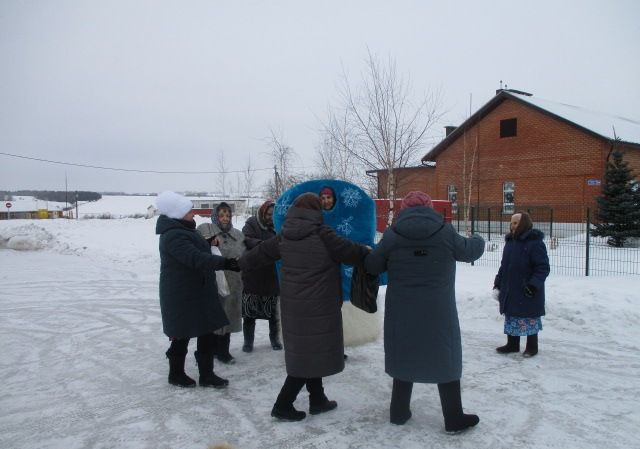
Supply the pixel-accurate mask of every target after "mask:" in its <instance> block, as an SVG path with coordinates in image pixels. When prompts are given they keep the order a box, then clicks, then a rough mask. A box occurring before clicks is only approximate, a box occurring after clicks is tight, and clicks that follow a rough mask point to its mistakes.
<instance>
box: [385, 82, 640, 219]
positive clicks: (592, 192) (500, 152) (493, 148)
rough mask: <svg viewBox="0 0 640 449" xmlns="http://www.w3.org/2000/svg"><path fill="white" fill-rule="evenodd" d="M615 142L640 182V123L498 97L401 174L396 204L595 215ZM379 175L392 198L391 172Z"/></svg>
mask: <svg viewBox="0 0 640 449" xmlns="http://www.w3.org/2000/svg"><path fill="white" fill-rule="evenodd" d="M614 130H615V131H614ZM614 132H615V134H614ZM615 136H617V137H619V138H620V141H621V142H620V148H621V149H623V150H624V152H625V156H624V159H625V160H626V161H627V162H628V163H629V165H630V167H631V168H632V169H633V170H634V175H635V176H636V178H639V179H640V121H634V120H629V119H624V118H620V117H616V116H611V115H607V114H603V113H597V112H593V111H588V110H586V109H582V108H579V107H575V106H570V105H566V104H561V103H556V102H552V101H547V100H542V99H538V98H535V97H533V96H531V95H530V94H527V93H524V92H519V91H513V90H498V91H497V93H496V96H495V97H493V98H492V99H491V100H490V101H489V102H488V103H486V104H485V105H484V106H482V107H481V108H480V109H479V110H478V111H477V112H476V113H475V114H473V115H472V116H471V117H470V118H469V119H467V120H466V121H465V122H464V123H462V124H461V125H460V126H459V127H447V135H446V137H445V138H444V139H443V140H442V141H441V142H440V143H438V144H437V145H436V146H435V147H433V148H432V149H431V151H430V152H429V153H427V154H426V155H425V156H424V157H423V158H422V163H423V166H420V167H408V168H403V169H397V172H396V173H397V176H396V177H397V184H396V185H397V195H396V196H397V197H401V196H403V195H404V194H406V193H407V192H409V191H411V190H422V191H425V192H428V193H430V194H431V196H432V197H434V198H438V199H449V200H451V201H452V202H454V203H455V204H456V208H457V207H460V206H462V205H463V204H465V200H467V199H468V200H470V204H471V205H473V206H491V207H499V208H500V209H501V210H502V213H504V214H509V213H512V212H513V211H514V210H515V209H517V208H519V207H529V206H533V207H535V206H545V207H556V206H565V205H582V206H589V207H593V206H595V197H597V196H598V195H599V194H600V191H601V188H602V186H601V183H602V182H603V181H604V171H605V166H606V160H607V156H608V155H609V153H610V151H611V148H612V145H613V142H614V139H615ZM377 175H378V196H379V197H380V198H385V197H386V192H385V189H386V172H384V171H378V172H377ZM454 212H455V208H454Z"/></svg>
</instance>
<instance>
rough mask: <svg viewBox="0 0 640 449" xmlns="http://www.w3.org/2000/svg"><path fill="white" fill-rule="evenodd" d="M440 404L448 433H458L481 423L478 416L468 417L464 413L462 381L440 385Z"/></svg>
mask: <svg viewBox="0 0 640 449" xmlns="http://www.w3.org/2000/svg"><path fill="white" fill-rule="evenodd" d="M438 392H439V393H440V404H441V405H442V415H443V416H444V429H445V430H446V432H447V433H458V432H462V431H463V430H466V429H468V428H470V427H473V426H475V425H476V424H478V423H479V422H480V418H478V416H477V415H466V414H464V413H463V411H462V399H461V398H460V381H459V380H455V381H453V382H447V383H444V384H438Z"/></svg>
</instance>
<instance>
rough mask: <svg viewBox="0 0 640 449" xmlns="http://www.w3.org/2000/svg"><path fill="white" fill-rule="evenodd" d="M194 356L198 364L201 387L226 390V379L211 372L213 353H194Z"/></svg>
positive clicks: (227, 382)
mask: <svg viewBox="0 0 640 449" xmlns="http://www.w3.org/2000/svg"><path fill="white" fill-rule="evenodd" d="M194 355H195V356H196V362H198V371H199V372H200V379H199V381H200V386H201V387H213V388H226V387H227V385H229V381H228V380H227V379H223V378H222V377H218V376H216V374H215V373H214V372H213V352H200V351H196V352H195V354H194Z"/></svg>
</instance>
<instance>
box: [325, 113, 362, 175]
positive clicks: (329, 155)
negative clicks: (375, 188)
mask: <svg viewBox="0 0 640 449" xmlns="http://www.w3.org/2000/svg"><path fill="white" fill-rule="evenodd" d="M336 120H337V117H336V116H335V115H333V114H331V113H330V114H329V120H328V123H327V125H326V126H327V129H323V130H321V133H320V134H321V140H320V143H319V144H318V145H317V147H316V167H317V168H318V170H319V176H320V177H322V178H330V179H341V180H343V181H348V182H353V183H358V182H359V181H361V180H362V176H361V174H360V173H361V172H362V171H363V170H361V169H360V170H359V166H360V162H359V161H358V160H356V158H355V157H354V156H353V155H352V154H351V153H350V152H349V151H348V150H347V149H346V148H347V147H348V145H345V144H343V142H347V141H348V140H349V136H348V135H346V133H347V132H348V127H347V126H346V124H345V123H337V122H336Z"/></svg>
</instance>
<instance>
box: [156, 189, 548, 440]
mask: <svg viewBox="0 0 640 449" xmlns="http://www.w3.org/2000/svg"><path fill="white" fill-rule="evenodd" d="M190 204H191V203H190V202H189V200H188V199H186V198H185V197H182V196H181V195H178V194H175V193H173V192H164V193H163V194H161V195H159V196H158V201H157V205H158V210H159V212H160V214H161V215H160V217H159V218H158V224H157V229H156V233H158V234H160V255H161V274H160V304H161V311H162V319H163V327H164V332H165V334H166V335H167V336H168V337H169V338H170V339H171V347H170V348H169V350H168V351H167V357H168V358H169V362H170V371H169V383H171V384H175V385H180V386H194V385H195V381H194V380H192V379H190V378H189V377H188V376H187V375H186V374H185V373H184V360H185V356H186V353H187V345H188V342H189V339H190V338H193V337H197V341H198V347H197V351H196V353H195V355H196V360H197V362H198V370H199V374H200V378H199V382H200V385H203V386H212V387H216V388H224V387H226V386H227V384H228V381H226V380H225V379H222V378H220V377H218V376H217V375H215V374H214V373H213V358H214V356H215V357H217V358H218V360H220V361H223V362H226V363H229V362H230V361H232V360H233V357H232V356H231V354H230V353H229V335H230V332H235V331H239V330H240V327H241V326H242V330H243V332H244V337H245V339H244V345H243V351H245V352H251V350H252V349H253V340H254V329H255V320H256V319H257V318H263V319H268V320H269V323H270V340H271V345H272V348H273V349H275V350H277V349H282V344H281V343H280V341H279V338H278V327H279V326H278V313H277V309H278V307H277V305H278V298H279V301H280V304H279V306H280V318H281V324H282V337H283V343H284V355H285V365H286V374H287V376H286V379H285V381H284V384H283V386H282V388H281V390H280V392H279V394H278V396H277V399H276V401H275V404H274V405H273V408H272V411H271V415H272V416H274V417H276V418H278V419H280V420H288V421H299V420H302V419H304V418H305V417H306V413H305V412H304V411H300V410H297V409H296V408H295V407H294V402H295V400H296V398H297V396H298V394H299V393H300V391H301V390H302V388H303V387H305V386H306V389H307V391H308V392H309V413H311V414H318V413H324V412H327V411H330V410H332V409H335V408H336V407H337V402H336V401H334V400H330V399H329V398H328V397H327V396H326V395H325V393H324V387H323V377H327V376H330V375H332V374H337V373H339V372H341V371H342V370H343V369H344V366H345V363H344V342H343V330H342V317H341V311H340V308H341V305H342V300H341V298H342V292H341V275H340V265H341V264H347V265H354V266H355V265H358V266H361V267H364V268H365V269H366V270H367V271H368V272H369V273H371V274H377V273H382V272H386V273H387V274H388V287H387V293H386V301H385V320H384V349H385V370H386V372H387V373H388V374H389V375H390V376H391V377H392V378H393V387H392V393H391V405H390V412H389V413H390V415H389V419H390V422H391V423H394V424H397V425H402V424H404V423H406V422H407V421H408V420H409V419H410V418H411V408H410V401H411V393H412V389H413V384H414V383H416V382H417V383H435V384H437V386H438V392H439V395H440V401H441V405H442V413H443V416H444V422H445V430H446V431H447V432H459V431H463V430H465V429H468V428H470V427H473V426H475V425H476V424H478V422H479V418H478V416H477V415H472V414H466V413H464V411H463V408H462V401H461V394H460V378H461V375H462V345H461V337H460V326H459V322H458V314H457V309H456V300H455V272H456V262H457V261H464V262H472V261H474V260H477V259H478V258H479V257H480V256H481V255H482V254H483V252H484V240H483V239H482V238H481V237H480V236H478V235H471V236H469V237H464V236H462V235H460V234H459V233H458V232H456V231H455V229H454V228H453V227H452V226H451V224H449V223H446V222H445V220H444V219H443V217H442V216H441V215H440V214H438V213H437V212H436V211H434V210H433V207H432V202H431V198H430V197H429V196H428V195H426V194H425V193H422V192H411V193H409V194H408V195H407V196H406V197H405V198H404V199H403V201H402V206H401V210H400V213H399V215H398V217H397V220H396V222H395V223H394V224H393V225H392V226H391V227H390V228H388V229H387V230H386V231H385V232H384V234H383V236H382V239H381V240H380V242H379V244H378V245H377V246H376V247H375V248H374V249H372V248H370V247H368V246H365V245H362V244H360V243H357V242H353V241H350V240H348V239H345V238H343V237H341V236H339V235H338V234H337V233H336V232H335V231H334V230H333V229H332V228H330V227H329V226H327V225H325V224H324V223H323V218H322V217H323V216H322V210H323V203H322V201H321V197H320V196H319V195H316V194H314V193H304V194H302V195H300V196H298V197H297V198H296V199H295V201H294V202H293V204H292V206H291V207H290V208H289V210H288V212H287V214H286V217H285V219H284V222H283V224H282V229H281V230H280V232H279V233H278V234H277V235H276V234H275V232H274V230H273V223H272V221H270V218H271V216H272V214H273V203H272V202H267V203H265V204H263V206H262V207H261V208H260V210H259V211H258V213H257V215H256V217H252V218H251V219H249V220H248V221H247V224H246V225H245V227H244V228H243V232H239V231H237V230H236V229H234V228H233V226H232V225H231V209H230V208H228V206H226V205H224V203H223V204H221V205H220V206H218V208H217V209H216V211H215V212H216V213H215V216H214V217H213V223H211V225H210V226H209V224H208V223H207V226H204V225H201V226H200V227H199V228H198V229H199V230H200V231H201V233H199V232H198V231H197V230H196V227H195V222H193V216H192V213H191V206H190ZM225 206H226V207H225ZM225 208H228V211H226V212H225V211H224V209H225ZM234 231H235V232H234ZM542 237H543V236H542V233H541V232H539V231H537V230H535V229H532V223H531V219H530V218H529V216H528V215H527V214H526V213H520V214H516V215H514V217H513V218H512V223H511V232H510V233H509V234H508V235H507V237H506V244H505V250H504V254H503V260H502V263H501V266H500V270H499V272H498V275H497V276H496V279H495V282H494V288H495V289H496V291H497V292H498V294H497V295H496V296H497V297H498V299H499V301H500V311H501V313H504V314H505V333H506V334H507V335H508V343H507V345H506V346H503V347H500V348H497V351H498V352H499V353H508V352H514V351H518V349H519V345H518V343H519V342H516V340H515V339H518V340H519V338H520V336H523V335H526V336H527V349H526V350H525V353H524V355H525V356H533V355H535V354H536V353H537V332H538V331H539V330H541V329H542V322H541V318H540V317H541V316H542V315H544V280H545V278H546V276H547V275H548V273H549V264H548V258H547V256H546V248H545V246H544V243H543V241H542ZM211 245H213V246H217V247H219V248H220V250H221V253H222V254H223V256H224V257H222V256H216V255H213V254H212V253H211V249H210V248H211ZM277 261H279V262H280V264H281V265H280V272H279V283H278V278H277V275H276V268H275V263H276V262H277ZM215 270H224V272H225V274H227V275H228V276H227V280H228V281H229V286H230V290H231V294H230V295H228V296H227V297H222V298H220V300H218V301H212V298H217V297H218V292H217V284H216V281H215ZM240 270H241V271H242V274H241V275H240V274H239V273H238V271H240ZM240 276H241V281H242V282H240ZM236 277H237V280H238V284H235V278H236ZM241 285H243V286H244V290H240V287H238V286H241ZM234 286H235V287H234ZM234 288H235V291H234ZM234 295H236V296H234ZM231 302H234V303H233V304H231ZM239 308H240V309H241V311H242V312H241V314H240V313H239V310H238V309H239ZM240 315H242V316H244V323H242V324H241V323H240V318H239V317H240ZM516 347H517V348H516Z"/></svg>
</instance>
